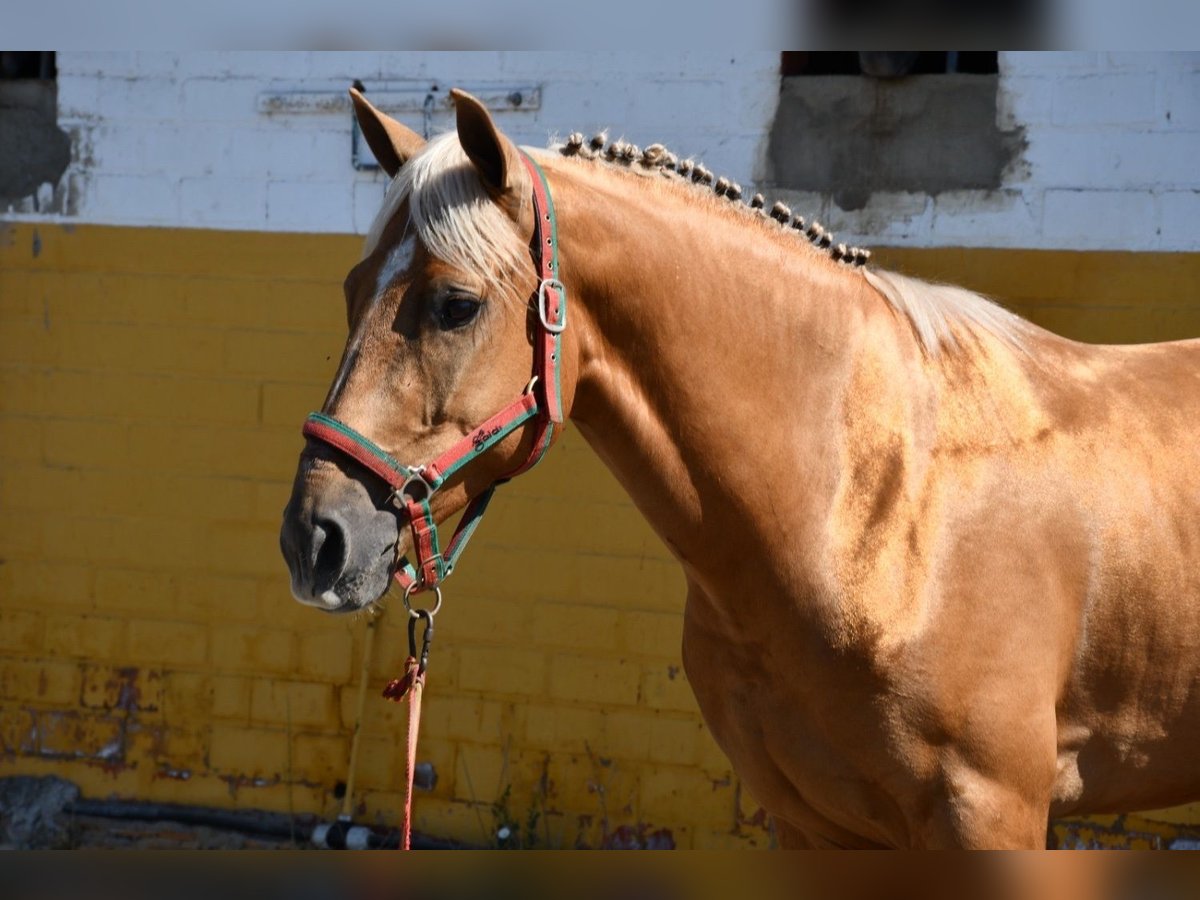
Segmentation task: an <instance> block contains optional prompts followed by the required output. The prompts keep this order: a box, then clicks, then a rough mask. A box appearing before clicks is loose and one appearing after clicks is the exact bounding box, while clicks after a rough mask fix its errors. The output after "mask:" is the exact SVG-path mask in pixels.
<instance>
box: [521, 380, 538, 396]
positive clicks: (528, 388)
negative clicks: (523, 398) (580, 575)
mask: <svg viewBox="0 0 1200 900" xmlns="http://www.w3.org/2000/svg"><path fill="white" fill-rule="evenodd" d="M537 383H538V377H537V376H536V375H534V376H533V377H532V378H530V379H529V384H527V385H525V390H523V391H521V393H522V394H532V393H533V386H534V385H535V384H537Z"/></svg>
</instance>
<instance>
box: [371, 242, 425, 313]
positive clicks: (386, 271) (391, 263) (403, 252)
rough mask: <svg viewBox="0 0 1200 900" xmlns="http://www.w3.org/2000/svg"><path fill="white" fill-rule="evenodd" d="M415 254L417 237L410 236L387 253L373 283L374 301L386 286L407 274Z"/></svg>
mask: <svg viewBox="0 0 1200 900" xmlns="http://www.w3.org/2000/svg"><path fill="white" fill-rule="evenodd" d="M416 252H417V236H416V235H415V234H410V235H409V236H408V237H406V238H405V239H404V240H402V241H401V242H400V243H398V244H397V245H396V246H395V247H393V248H392V249H391V252H390V253H388V255H387V259H385V260H384V261H383V265H382V266H380V267H379V278H378V279H377V280H376V282H375V299H376V300H378V299H379V297H380V296H381V295H382V294H383V292H384V291H386V290H387V289H388V286H389V285H391V283H392V282H393V281H394V280H395V278H396V276H397V275H399V274H400V273H402V272H407V271H408V267H409V266H411V265H412V261H413V256H415V255H416Z"/></svg>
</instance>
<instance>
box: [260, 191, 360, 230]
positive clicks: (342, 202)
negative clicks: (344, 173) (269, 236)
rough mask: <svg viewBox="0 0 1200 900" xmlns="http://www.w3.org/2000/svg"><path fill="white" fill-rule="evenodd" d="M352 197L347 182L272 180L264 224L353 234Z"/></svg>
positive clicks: (273, 226) (283, 228) (283, 227)
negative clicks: (265, 222)
mask: <svg viewBox="0 0 1200 900" xmlns="http://www.w3.org/2000/svg"><path fill="white" fill-rule="evenodd" d="M353 202H354V195H353V192H352V190H351V187H350V185H349V184H348V183H347V182H346V181H306V182H295V181H272V182H270V183H269V184H268V185H267V222H269V223H270V225H271V227H272V228H273V229H276V230H281V231H337V232H342V233H345V234H349V233H352V232H353V231H354V210H353Z"/></svg>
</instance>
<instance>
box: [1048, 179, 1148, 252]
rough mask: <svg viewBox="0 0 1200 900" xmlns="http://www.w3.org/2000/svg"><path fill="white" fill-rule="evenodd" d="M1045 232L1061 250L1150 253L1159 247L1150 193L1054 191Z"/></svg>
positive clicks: (1049, 201)
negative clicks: (1065, 248)
mask: <svg viewBox="0 0 1200 900" xmlns="http://www.w3.org/2000/svg"><path fill="white" fill-rule="evenodd" d="M1042 228H1043V232H1044V233H1045V235H1046V237H1047V238H1049V239H1050V240H1051V241H1054V242H1056V244H1057V245H1058V246H1073V247H1082V248H1087V249H1097V250H1099V249H1111V250H1149V249H1153V248H1154V247H1155V246H1156V245H1157V237H1158V236H1157V229H1158V221H1157V208H1156V204H1155V199H1154V196H1153V195H1152V194H1150V193H1149V192H1144V193H1140V192H1133V191H1072V190H1052V191H1047V192H1046V196H1045V201H1044V206H1043V211H1042Z"/></svg>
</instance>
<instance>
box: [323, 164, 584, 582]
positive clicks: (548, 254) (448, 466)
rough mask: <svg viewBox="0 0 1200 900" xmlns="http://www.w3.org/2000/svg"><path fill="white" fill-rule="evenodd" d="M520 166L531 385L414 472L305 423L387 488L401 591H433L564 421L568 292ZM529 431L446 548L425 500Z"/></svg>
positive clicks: (537, 190) (544, 196)
mask: <svg viewBox="0 0 1200 900" xmlns="http://www.w3.org/2000/svg"><path fill="white" fill-rule="evenodd" d="M521 161H522V162H523V163H524V164H525V168H526V169H527V170H528V171H529V174H530V176H531V180H532V182H533V213H534V231H533V241H532V243H531V248H530V249H531V252H532V255H533V261H534V264H535V265H536V266H537V272H538V287H537V291H536V292H535V294H534V295H533V296H532V297H531V300H530V302H531V304H532V306H533V307H534V310H535V312H536V314H537V321H536V322H535V324H534V338H533V379H532V380H531V381H530V384H529V387H528V388H526V389H525V392H524V393H523V394H521V396H520V397H519V398H517V399H516V400H514V401H513V402H512V403H510V404H508V406H506V407H504V409H502V410H500V412H498V413H496V415H494V416H492V417H491V418H490V419H488V420H487V421H486V422H484V423H483V424H481V425H479V426H477V427H475V428H473V429H472V430H471V432H470V433H469V434H467V435H466V436H465V437H463V438H462V439H461V440H459V441H457V442H455V444H454V445H453V446H452V447H450V448H449V449H448V450H446V451H445V452H444V453H442V454H441V455H440V456H438V457H437V458H435V459H433V460H432V461H430V462H427V463H425V464H424V465H419V466H406V465H404V464H403V463H401V462H399V461H398V460H397V459H396V458H395V457H393V456H392V455H391V454H389V453H388V452H387V451H386V450H384V449H383V448H382V447H380V446H379V445H378V444H376V443H374V442H373V441H371V440H370V439H369V438H367V437H366V436H365V435H363V434H361V433H360V432H358V431H355V430H354V429H353V428H351V427H350V426H349V425H347V424H346V423H345V422H340V421H338V420H337V419H335V418H333V417H332V416H328V415H326V414H325V413H319V412H317V413H313V414H312V415H310V416H309V417H308V419H307V420H306V421H305V423H304V429H303V433H304V436H305V437H306V438H308V439H309V440H314V441H319V442H321V443H323V444H326V445H327V446H330V447H332V448H334V449H335V450H337V451H339V452H341V453H343V454H345V455H346V456H349V457H350V458H351V459H353V460H355V461H356V462H358V463H359V464H361V465H362V466H364V467H366V468H367V469H369V470H370V471H371V472H373V473H374V474H375V475H376V476H378V477H379V478H380V479H381V480H383V481H384V482H385V483H386V484H387V485H388V486H389V487H390V488H391V489H392V493H391V496H390V499H391V501H392V502H393V503H395V504H396V505H397V506H398V507H399V508H400V509H402V510H403V511H404V512H405V513H406V514H407V516H408V526H409V531H410V533H411V535H412V545H413V555H414V558H415V563H409V562H408V560H407V559H402V560H401V561H400V565H399V567H398V568H397V569H396V573H395V578H396V581H398V582H399V583H400V585H401V587H403V588H404V590H405V591H406V592H413V591H423V590H430V589H432V588H434V587H436V586H437V585H438V584H439V583H440V582H441V581H442V580H443V579H445V578H446V577H447V576H448V575H449V574H450V573H451V572H452V571H454V566H455V564H456V563H457V562H458V558H459V556H460V555H461V554H462V551H463V548H465V547H466V545H467V542H468V541H469V540H470V539H471V535H472V534H474V532H475V529H476V528H477V527H478V526H479V522H480V520H481V519H482V518H483V514H484V512H485V511H486V510H487V505H488V502H489V501H490V500H491V499H492V494H493V493H495V490H496V488H497V487H498V486H499V485H501V484H503V483H504V482H506V481H508V480H509V479H510V478H513V477H515V476H517V475H520V474H522V473H523V472H527V471H529V470H530V469H532V468H533V467H534V466H536V465H537V464H538V463H539V462H541V459H542V457H543V456H544V455H545V454H546V450H547V449H548V448H549V447H550V442H551V440H552V439H553V437H554V429H555V426H556V425H560V424H561V423H562V422H563V404H562V381H561V377H560V367H561V357H562V333H563V330H564V329H565V328H566V327H567V290H566V288H565V287H564V286H563V283H562V282H561V281H560V280H559V270H558V223H557V221H556V219H555V217H554V203H553V201H552V200H551V199H550V188H549V186H548V185H547V183H546V176H545V174H544V173H543V172H542V170H541V167H540V166H538V164H537V163H535V162H534V161H533V160H532V159H531V158H530V157H529V156H528V155H527V154H525V153H524V152H522V153H521ZM526 424H528V425H530V427H531V429H532V432H533V447H532V449H531V450H530V453H529V456H528V458H526V460H525V461H524V462H523V463H521V465H520V466H518V467H517V468H516V469H515V470H514V471H512V472H510V473H508V475H506V476H504V477H503V478H501V479H500V480H498V481H496V482H494V483H493V484H491V485H490V486H489V487H488V488H487V489H486V490H484V491H483V492H482V493H481V494H479V495H478V496H476V497H474V498H472V499H471V501H470V502H469V503H468V504H467V507H466V509H465V510H464V511H463V515H462V518H461V519H460V520H459V523H458V527H457V528H456V529H455V530H454V534H453V536H452V537H451V538H450V542H449V543H448V544H447V545H446V546H445V548H444V549H443V548H442V546H441V543H440V540H439V537H438V527H437V522H435V521H434V518H433V512H432V510H431V508H430V502H429V501H430V500H431V499H432V497H433V495H434V494H435V493H436V492H437V491H438V490H439V489H440V488H441V487H442V486H443V485H444V484H445V483H446V481H447V480H448V479H449V478H451V477H452V476H453V475H455V474H456V473H457V472H458V471H459V470H460V469H462V468H463V467H464V466H466V465H467V463H469V462H470V461H471V460H473V459H475V458H476V457H477V456H480V455H481V454H483V453H485V452H487V451H488V450H489V449H491V448H492V447H494V446H495V445H496V444H498V443H499V442H500V441H502V440H504V439H505V438H506V437H508V436H509V435H510V434H512V432H514V431H515V430H516V429H518V428H520V427H522V426H524V425H526Z"/></svg>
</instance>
